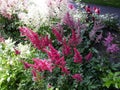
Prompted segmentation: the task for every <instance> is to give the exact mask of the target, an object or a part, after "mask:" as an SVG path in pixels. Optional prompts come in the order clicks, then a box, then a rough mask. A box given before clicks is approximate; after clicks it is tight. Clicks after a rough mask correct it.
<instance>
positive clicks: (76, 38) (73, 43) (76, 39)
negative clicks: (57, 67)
mask: <svg viewBox="0 0 120 90" xmlns="http://www.w3.org/2000/svg"><path fill="white" fill-rule="evenodd" d="M81 41H82V39H81V38H80V36H77V34H76V33H75V30H72V36H71V38H70V39H69V41H68V43H69V45H71V46H73V47H76V46H77V45H78V44H80V43H81Z"/></svg>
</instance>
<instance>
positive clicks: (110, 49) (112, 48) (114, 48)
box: [107, 44, 120, 53]
mask: <svg viewBox="0 0 120 90" xmlns="http://www.w3.org/2000/svg"><path fill="white" fill-rule="evenodd" d="M119 50H120V49H119V47H118V45H117V44H111V46H109V47H107V52H109V53H117V52H118V51H119Z"/></svg>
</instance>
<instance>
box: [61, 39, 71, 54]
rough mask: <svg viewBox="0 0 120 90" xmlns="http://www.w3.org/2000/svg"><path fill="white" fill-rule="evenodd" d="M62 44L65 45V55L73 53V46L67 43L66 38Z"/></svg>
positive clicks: (63, 48) (63, 50)
mask: <svg viewBox="0 0 120 90" xmlns="http://www.w3.org/2000/svg"><path fill="white" fill-rule="evenodd" d="M62 45H63V47H62V53H63V55H65V56H67V55H69V54H70V53H71V48H70V46H69V45H68V44H67V42H66V39H64V41H63V43H62Z"/></svg>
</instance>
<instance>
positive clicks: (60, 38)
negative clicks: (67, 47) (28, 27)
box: [52, 28, 63, 42]
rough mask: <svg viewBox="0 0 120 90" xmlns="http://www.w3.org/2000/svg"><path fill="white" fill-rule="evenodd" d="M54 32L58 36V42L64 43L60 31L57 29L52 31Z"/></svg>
mask: <svg viewBox="0 0 120 90" xmlns="http://www.w3.org/2000/svg"><path fill="white" fill-rule="evenodd" d="M52 32H53V34H54V35H55V36H56V38H57V40H58V41H59V42H62V38H63V37H62V35H61V34H60V33H59V31H57V29H56V28H53V29H52Z"/></svg>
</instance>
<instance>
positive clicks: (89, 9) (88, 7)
mask: <svg viewBox="0 0 120 90" xmlns="http://www.w3.org/2000/svg"><path fill="white" fill-rule="evenodd" d="M85 11H86V12H87V13H91V8H90V6H88V5H87V6H85Z"/></svg>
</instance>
